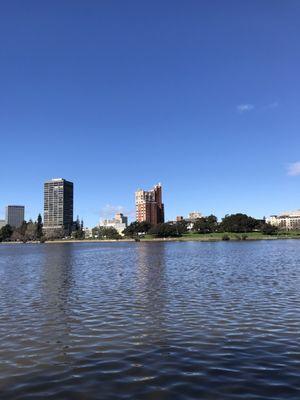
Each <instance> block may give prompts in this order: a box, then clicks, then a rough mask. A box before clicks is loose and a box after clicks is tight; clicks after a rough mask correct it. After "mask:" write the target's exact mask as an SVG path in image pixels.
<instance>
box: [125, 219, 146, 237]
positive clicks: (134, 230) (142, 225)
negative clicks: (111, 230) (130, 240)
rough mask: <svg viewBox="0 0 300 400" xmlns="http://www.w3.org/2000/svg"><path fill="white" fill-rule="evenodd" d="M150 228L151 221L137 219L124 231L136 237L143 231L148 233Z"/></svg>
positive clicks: (128, 235)
mask: <svg viewBox="0 0 300 400" xmlns="http://www.w3.org/2000/svg"><path fill="white" fill-rule="evenodd" d="M150 229H151V224H150V223H149V222H147V221H143V222H137V221H135V222H132V223H131V224H130V225H128V226H127V228H125V229H124V231H123V233H124V235H125V236H127V237H134V236H137V235H138V234H141V233H143V234H145V233H148V232H149V230H150Z"/></svg>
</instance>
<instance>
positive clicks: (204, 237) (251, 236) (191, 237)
mask: <svg viewBox="0 0 300 400" xmlns="http://www.w3.org/2000/svg"><path fill="white" fill-rule="evenodd" d="M224 236H227V237H228V238H229V240H236V241H238V240H276V239H300V231H291V232H280V233H278V234H276V235H264V234H263V233H261V232H246V233H232V232H222V233H219V232H218V233H208V234H199V233H185V234H184V235H182V236H181V237H178V238H168V239H167V240H176V241H200V242H214V241H220V240H224V239H223V238H224ZM141 240H142V241H152V240H158V239H157V238H154V237H153V236H151V235H146V236H145V238H143V239H141Z"/></svg>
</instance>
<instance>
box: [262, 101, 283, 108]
mask: <svg viewBox="0 0 300 400" xmlns="http://www.w3.org/2000/svg"><path fill="white" fill-rule="evenodd" d="M277 107H279V102H278V101H274V102H273V103H270V104H267V105H265V106H264V107H263V109H264V110H271V109H273V108H277Z"/></svg>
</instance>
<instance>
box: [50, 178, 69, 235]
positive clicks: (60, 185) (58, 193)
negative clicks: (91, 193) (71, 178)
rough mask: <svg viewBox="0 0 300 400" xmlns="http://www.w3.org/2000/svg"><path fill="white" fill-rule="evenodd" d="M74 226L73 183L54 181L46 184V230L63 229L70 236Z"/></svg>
mask: <svg viewBox="0 0 300 400" xmlns="http://www.w3.org/2000/svg"><path fill="white" fill-rule="evenodd" d="M72 226H73V183H72V182H68V181H66V180H65V179H62V178H58V179H52V180H50V181H48V182H45V184H44V229H45V230H57V229H60V230H61V229H62V230H64V231H65V233H66V234H70V233H71V230H72Z"/></svg>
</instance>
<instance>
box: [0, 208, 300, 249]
mask: <svg viewBox="0 0 300 400" xmlns="http://www.w3.org/2000/svg"><path fill="white" fill-rule="evenodd" d="M297 228H298V229H297ZM278 239H300V226H299V227H298V226H297V227H295V230H286V229H285V228H284V227H281V228H279V227H277V226H273V225H270V224H269V223H267V222H266V220H265V219H262V220H259V219H255V218H253V217H250V216H248V215H246V214H241V213H238V214H231V215H226V216H225V217H224V218H223V219H222V220H221V221H220V222H219V221H218V219H217V217H216V216H214V215H209V216H207V217H201V218H197V219H195V220H192V221H191V220H184V219H182V220H179V221H169V222H165V223H160V224H157V225H151V224H150V223H149V222H146V221H143V222H137V221H135V222H132V223H131V224H130V225H129V226H127V228H125V229H124V231H123V232H122V233H120V232H118V231H117V230H116V229H115V228H113V227H106V226H96V227H95V228H93V229H92V230H91V231H90V232H89V234H87V232H86V230H85V229H84V224H83V221H81V222H80V221H79V218H77V220H76V221H75V222H74V224H73V226H72V229H68V230H63V229H58V230H57V229H56V230H55V229H54V230H48V229H44V227H43V222H42V217H41V215H39V216H38V218H37V221H35V222H33V221H32V220H30V221H28V222H26V221H24V222H23V223H22V225H21V226H20V227H18V228H12V227H11V226H10V225H5V226H4V227H2V228H1V229H0V242H2V243H82V242H85V243H101V242H102V243H105V242H106V243H107V242H108V243H109V242H165V241H169V242H186V241H194V242H195V241H198V242H217V241H249V240H278Z"/></svg>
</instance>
